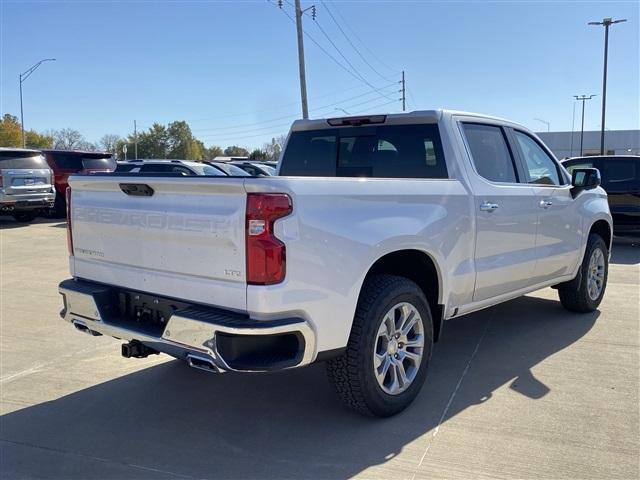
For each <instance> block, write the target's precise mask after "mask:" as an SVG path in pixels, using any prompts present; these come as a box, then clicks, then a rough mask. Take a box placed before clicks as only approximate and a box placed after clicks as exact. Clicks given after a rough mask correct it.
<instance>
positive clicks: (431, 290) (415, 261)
mask: <svg viewBox="0 0 640 480" xmlns="http://www.w3.org/2000/svg"><path fill="white" fill-rule="evenodd" d="M377 274H387V275H397V276H399V277H404V278H407V279H409V280H411V281H413V282H414V283H416V284H417V285H418V287H420V289H421V290H422V292H423V293H424V295H425V297H426V298H427V301H428V303H429V308H430V309H431V315H432V317H433V334H434V341H438V339H439V338H440V333H441V331H442V323H443V321H442V320H443V313H444V307H443V300H442V298H443V280H442V274H441V271H440V269H439V268H438V264H437V262H436V261H435V260H434V258H433V257H432V256H431V255H429V254H428V253H427V252H425V251H423V250H416V249H404V250H396V251H393V252H389V253H386V254H385V255H383V256H381V257H379V258H378V259H377V260H376V261H375V262H373V264H372V265H371V266H370V267H369V270H368V271H367V273H366V275H365V277H364V281H363V283H362V285H364V282H365V281H366V279H367V278H368V277H370V276H371V275H377ZM362 285H361V287H360V293H359V294H358V298H359V297H360V295H361V294H362Z"/></svg>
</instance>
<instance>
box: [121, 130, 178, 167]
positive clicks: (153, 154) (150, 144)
mask: <svg viewBox="0 0 640 480" xmlns="http://www.w3.org/2000/svg"><path fill="white" fill-rule="evenodd" d="M124 143H126V144H127V158H128V159H129V160H131V159H132V158H134V155H135V136H134V135H133V134H130V135H129V136H128V137H127V141H126V142H122V143H121V144H120V145H119V148H118V150H119V153H120V152H122V147H123V145H124ZM169 149H170V144H169V132H168V131H167V127H165V126H164V125H161V124H159V123H154V124H153V125H152V126H151V128H149V130H147V131H146V132H140V133H138V158H167V155H168V154H169ZM122 158H124V155H123V157H122Z"/></svg>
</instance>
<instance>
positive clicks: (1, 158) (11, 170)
mask: <svg viewBox="0 0 640 480" xmlns="http://www.w3.org/2000/svg"><path fill="white" fill-rule="evenodd" d="M55 198H56V193H55V190H54V188H53V172H52V171H51V169H50V168H49V166H48V165H47V162H46V161H45V159H44V157H43V156H42V153H41V152H39V151H38V150H25V149H22V148H0V213H2V214H9V215H13V217H14V218H15V219H16V220H17V221H19V222H30V221H31V220H33V219H34V218H35V217H36V214H37V213H38V212H39V211H40V210H42V209H49V208H52V207H53V202H54V201H55Z"/></svg>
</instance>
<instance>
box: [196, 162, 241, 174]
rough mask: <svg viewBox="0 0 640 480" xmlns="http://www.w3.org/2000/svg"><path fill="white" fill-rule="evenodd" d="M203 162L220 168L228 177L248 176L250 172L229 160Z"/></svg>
mask: <svg viewBox="0 0 640 480" xmlns="http://www.w3.org/2000/svg"><path fill="white" fill-rule="evenodd" d="M203 163H206V164H207V165H211V166H212V167H214V168H217V169H218V170H221V171H222V172H224V173H225V174H226V175H228V176H230V177H250V176H251V174H249V173H247V172H245V171H244V170H243V169H241V168H240V167H238V166H237V165H233V164H231V163H229V162H211V161H204V162H203Z"/></svg>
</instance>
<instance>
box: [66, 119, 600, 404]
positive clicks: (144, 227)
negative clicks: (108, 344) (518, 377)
mask: <svg viewBox="0 0 640 480" xmlns="http://www.w3.org/2000/svg"><path fill="white" fill-rule="evenodd" d="M211 168H213V167H211ZM279 174H280V176H277V177H272V178H268V179H267V178H264V177H263V178H256V177H243V178H233V177H215V178H214V177H200V178H190V179H187V181H185V179H181V178H166V177H165V178H162V176H161V175H158V174H153V173H143V172H141V173H140V174H139V176H138V177H136V178H135V179H134V178H132V177H122V178H114V177H113V175H109V174H97V175H88V176H77V177H73V178H72V179H71V196H70V206H71V210H70V212H71V216H72V220H73V221H71V222H69V224H68V228H69V230H68V238H69V242H68V247H69V257H70V258H69V266H70V270H71V275H72V277H73V278H70V279H68V280H65V281H63V282H62V283H61V284H60V286H59V291H60V293H61V294H62V296H63V305H64V308H63V310H62V312H61V316H62V317H63V318H64V319H65V320H67V321H68V322H70V323H72V324H73V326H74V327H75V328H76V329H77V330H79V331H82V332H86V333H90V334H91V335H99V334H104V335H109V336H112V337H116V338H119V339H122V340H123V341H124V342H125V343H124V344H123V345H122V350H121V351H122V354H123V355H124V356H125V357H127V358H131V357H146V356H148V355H150V354H155V353H158V352H164V353H167V354H169V355H172V356H174V357H176V358H179V359H182V360H184V361H186V362H188V364H189V365H190V366H191V367H194V368H198V369H201V370H205V371H208V372H225V371H236V372H259V371H275V370H283V369H288V368H294V367H301V366H303V365H308V364H310V363H311V362H315V361H324V360H326V361H328V362H327V373H328V376H329V379H330V380H331V382H332V383H333V386H334V387H335V390H336V391H337V393H338V394H339V396H340V397H341V398H342V399H343V401H344V402H345V404H347V405H349V406H350V407H351V408H353V409H355V410H357V411H359V412H361V413H365V414H368V415H379V416H389V415H393V414H395V413H398V412H399V411H401V410H402V409H404V408H405V407H406V406H408V405H409V404H410V403H411V401H412V400H413V399H414V398H415V397H416V395H417V394H418V392H419V391H420V388H421V386H422V384H423V382H424V380H425V378H426V373H427V367H428V364H429V361H430V358H431V353H432V350H433V343H434V342H435V341H437V340H438V338H439V337H440V335H441V332H442V330H443V328H446V327H445V326H444V323H445V322H444V321H445V320H447V319H451V318H458V317H459V316H461V315H466V314H469V313H471V312H475V311H477V310H480V309H482V308H486V307H490V306H492V305H496V304H498V303H501V302H505V301H507V300H510V299H512V298H516V297H518V296H521V295H524V294H526V293H529V292H532V291H535V290H538V289H541V288H545V287H550V286H553V287H554V288H556V289H557V290H558V294H559V297H560V301H561V303H562V305H563V306H564V307H565V308H567V309H569V310H571V311H575V312H593V311H594V310H596V309H597V308H598V305H599V304H600V302H601V301H602V298H603V296H604V294H605V288H606V284H607V271H608V261H609V252H610V247H611V237H612V235H611V215H610V214H609V206H608V205H607V195H606V193H605V191H604V190H603V189H602V188H599V184H600V177H599V175H598V172H597V170H596V169H593V168H590V169H589V168H585V169H581V170H574V175H573V178H570V177H569V175H568V174H567V172H566V170H565V169H563V168H561V167H560V164H559V163H558V161H557V160H556V159H555V157H554V156H553V154H552V153H551V151H550V150H549V149H548V148H547V147H546V146H545V145H544V144H543V143H542V142H541V141H540V139H539V138H538V137H537V136H536V135H535V134H533V133H531V132H530V131H528V130H527V129H526V128H524V127H522V126H520V125H518V124H515V123H512V122H508V121H506V120H501V119H498V118H493V117H487V116H484V115H477V114H471V113H462V112H449V111H441V110H436V111H423V112H411V113H407V114H392V115H374V116H363V117H347V118H331V119H318V120H299V121H296V122H295V123H294V124H293V127H292V131H291V133H290V135H289V136H288V141H287V145H286V146H285V149H284V153H283V156H282V163H281V165H280V171H279ZM124 178H126V180H127V181H126V182H123V179H124ZM127 184H129V185H127ZM129 187H130V188H129ZM594 318H595V316H592V317H591V319H592V321H593V319H594ZM524 333H526V332H524Z"/></svg>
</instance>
